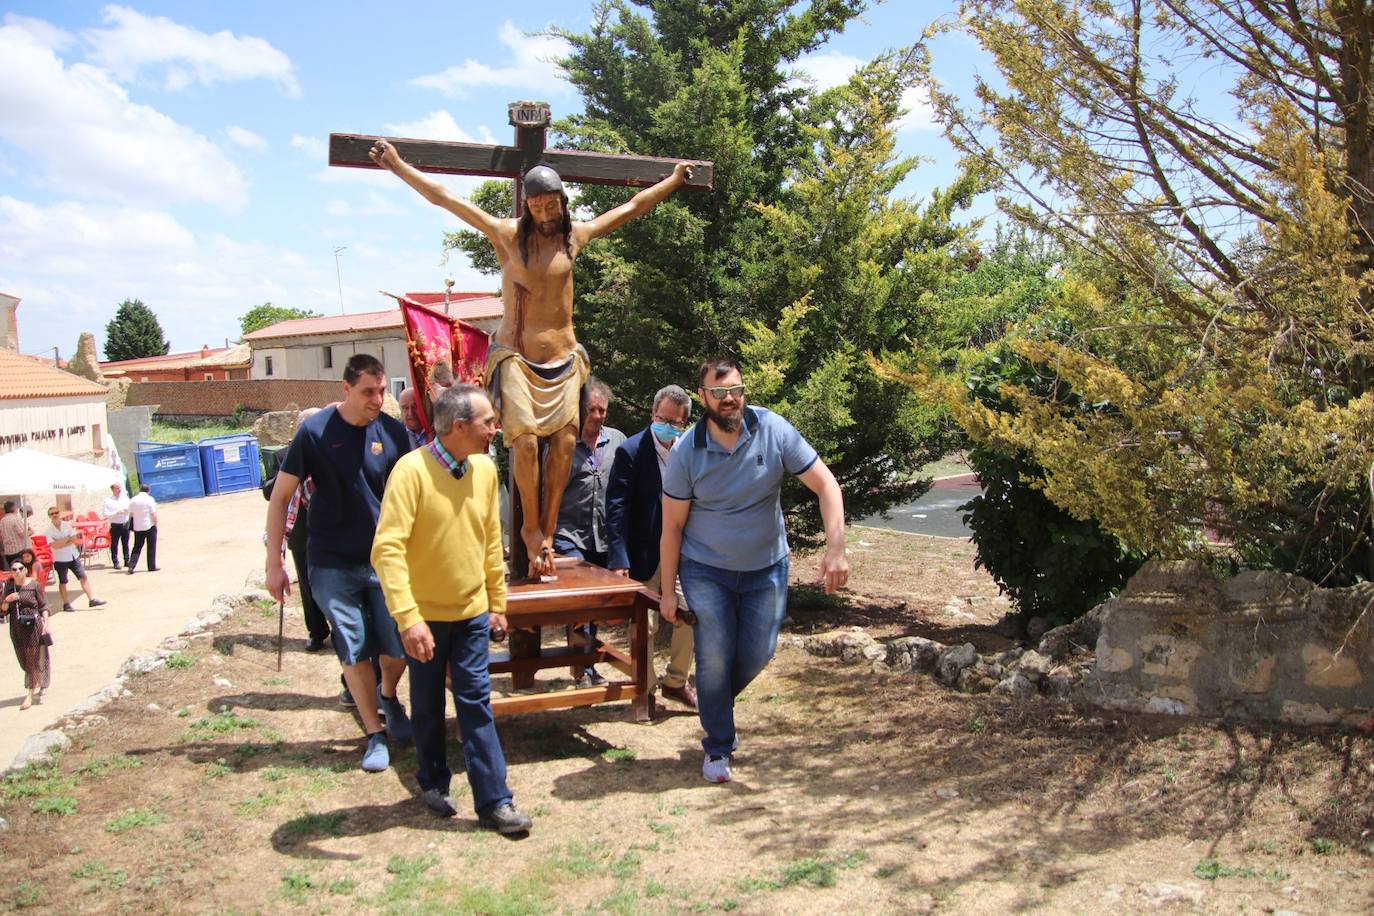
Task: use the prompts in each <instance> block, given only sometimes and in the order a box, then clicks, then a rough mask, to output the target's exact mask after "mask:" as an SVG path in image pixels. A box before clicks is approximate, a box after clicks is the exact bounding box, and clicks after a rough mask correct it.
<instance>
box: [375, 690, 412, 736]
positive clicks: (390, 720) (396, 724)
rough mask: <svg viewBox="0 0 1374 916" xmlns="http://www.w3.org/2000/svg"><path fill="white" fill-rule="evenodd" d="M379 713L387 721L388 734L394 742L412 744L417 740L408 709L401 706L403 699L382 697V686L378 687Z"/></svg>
mask: <svg viewBox="0 0 1374 916" xmlns="http://www.w3.org/2000/svg"><path fill="white" fill-rule="evenodd" d="M377 711H378V712H379V713H381V715H382V718H384V719H386V733H387V735H388V736H389V737H390V738H391V740H392V741H395V742H397V743H398V744H410V743H411V742H413V741H414V740H415V733H414V731H413V730H412V729H411V727H410V717H409V716H407V715H406V708H405V707H404V706H402V705H401V698H400V697H399V696H395V697H384V696H382V688H381V685H378V686H377Z"/></svg>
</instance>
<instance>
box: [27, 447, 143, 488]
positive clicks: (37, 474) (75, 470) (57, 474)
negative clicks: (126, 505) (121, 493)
mask: <svg viewBox="0 0 1374 916" xmlns="http://www.w3.org/2000/svg"><path fill="white" fill-rule="evenodd" d="M123 482H124V475H123V474H121V473H119V472H118V471H116V470H114V469H113V468H107V467H101V466H99V465H95V464H87V463H86V462H84V461H73V460H72V459H70V458H58V457H57V456H55V455H46V454H44V453H43V452H39V451H35V450H33V449H31V448H18V449H15V450H14V451H12V452H7V453H5V454H3V455H0V493H75V492H77V491H78V490H96V491H98V490H108V489H109V488H110V486H111V484H116V483H119V484H122V483H123Z"/></svg>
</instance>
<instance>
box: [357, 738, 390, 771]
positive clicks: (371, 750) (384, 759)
mask: <svg viewBox="0 0 1374 916" xmlns="http://www.w3.org/2000/svg"><path fill="white" fill-rule="evenodd" d="M389 766H391V748H390V747H388V746H387V743H386V732H373V733H372V734H370V735H368V736H367V751H366V752H365V753H364V754H363V769H364V770H366V771H367V772H369V773H383V772H385V771H386V769H387V767H389Z"/></svg>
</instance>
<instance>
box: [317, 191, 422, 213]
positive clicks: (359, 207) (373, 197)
mask: <svg viewBox="0 0 1374 916" xmlns="http://www.w3.org/2000/svg"><path fill="white" fill-rule="evenodd" d="M325 212H326V213H328V214H329V215H330V216H333V217H336V218H346V217H351V216H403V215H405V213H406V212H407V211H406V210H404V209H403V208H401V207H398V206H397V205H396V204H395V203H394V202H392V201H390V200H388V199H387V198H385V197H383V196H382V195H381V194H379V193H377V192H376V191H374V190H370V189H369V190H368V192H367V194H366V196H365V199H364V201H363V202H362V203H352V202H350V201H347V200H338V199H335V200H331V201H330V202H329V203H328V204H326V205H325Z"/></svg>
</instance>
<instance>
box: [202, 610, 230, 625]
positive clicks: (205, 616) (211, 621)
mask: <svg viewBox="0 0 1374 916" xmlns="http://www.w3.org/2000/svg"><path fill="white" fill-rule="evenodd" d="M196 619H197V620H199V621H200V622H201V623H202V624H203V625H205V626H207V627H213V626H215V625H216V624H220V623H223V622H224V615H223V614H217V613H215V612H214V611H201V612H200V614H199V615H197V617H196Z"/></svg>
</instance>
